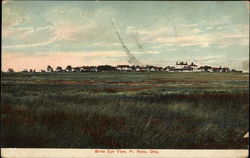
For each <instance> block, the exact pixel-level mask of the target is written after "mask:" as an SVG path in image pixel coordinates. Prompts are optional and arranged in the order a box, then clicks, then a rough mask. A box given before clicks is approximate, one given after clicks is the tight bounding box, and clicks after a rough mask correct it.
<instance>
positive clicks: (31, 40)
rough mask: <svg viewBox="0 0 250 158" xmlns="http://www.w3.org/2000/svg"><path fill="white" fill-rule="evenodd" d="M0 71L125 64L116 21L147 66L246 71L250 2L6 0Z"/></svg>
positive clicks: (131, 48)
mask: <svg viewBox="0 0 250 158" xmlns="http://www.w3.org/2000/svg"><path fill="white" fill-rule="evenodd" d="M2 18H3V20H2V26H3V28H2V33H3V35H2V57H3V58H2V63H3V64H2V68H3V70H6V69H7V68H10V67H12V68H14V69H16V70H22V69H24V68H36V69H38V70H40V69H45V68H46V66H47V65H52V66H58V65H61V66H63V67H66V66H67V65H72V66H80V65H99V64H111V65H116V64H128V62H127V56H126V53H125V51H124V50H123V48H122V46H121V44H120V42H119V40H118V38H117V36H116V34H115V30H114V27H113V26H112V23H111V19H113V20H114V21H115V24H116V26H117V28H118V30H119V33H120V35H121V37H122V39H123V40H124V43H125V44H126V45H127V47H128V48H129V50H130V51H131V53H132V54H134V56H136V58H137V59H138V60H139V61H140V62H141V63H142V64H143V65H146V64H152V65H157V66H167V65H174V64H175V62H176V61H188V62H195V63H197V64H198V65H212V66H220V65H221V66H229V67H230V68H235V69H243V70H245V71H248V63H249V3H248V2H247V1H240V2H233V1H218V2H209V1H204V2H202V1H197V2H191V1H188V2H176V1H173V2H171V1H165V2H164V1H156V2H152V1H151V2H146V1H144V2H143V1H134V2H132V1H127V2H126V1H117V2H115V1H104V2H100V1H73V2H70V1H7V2H4V4H3V11H2Z"/></svg>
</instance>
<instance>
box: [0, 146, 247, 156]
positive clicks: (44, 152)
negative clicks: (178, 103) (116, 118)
mask: <svg viewBox="0 0 250 158" xmlns="http://www.w3.org/2000/svg"><path fill="white" fill-rule="evenodd" d="M101 150H102V151H104V152H105V153H101V152H99V153H98V152H96V151H101ZM138 150H140V151H146V152H147V153H138V152H137V149H56V148H55V149H53V148H52V149H51V148H50V149H49V148H40V149H39V148H1V157H3V158H68V157H70V158H72V157H74V158H82V157H84V158H115V157H117V158H153V157H154V158H247V157H248V150H192V149H190V150H172V149H167V150H166V149H138ZM108 151H109V152H111V151H113V152H112V153H108ZM119 151H125V152H126V153H119ZM156 152H158V153H156Z"/></svg>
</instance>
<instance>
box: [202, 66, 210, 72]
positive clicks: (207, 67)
mask: <svg viewBox="0 0 250 158" xmlns="http://www.w3.org/2000/svg"><path fill="white" fill-rule="evenodd" d="M203 69H204V70H205V71H208V70H210V69H212V67H211V66H207V65H206V66H204V67H203Z"/></svg>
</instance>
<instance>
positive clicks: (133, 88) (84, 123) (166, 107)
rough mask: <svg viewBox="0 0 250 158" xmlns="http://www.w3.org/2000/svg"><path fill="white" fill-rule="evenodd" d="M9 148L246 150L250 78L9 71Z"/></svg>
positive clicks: (4, 113) (4, 111)
mask: <svg viewBox="0 0 250 158" xmlns="http://www.w3.org/2000/svg"><path fill="white" fill-rule="evenodd" d="M1 81H2V83H1V87H2V88H1V90H2V92H1V100H2V101H1V140H2V141H1V147H32V148H34V147H43V148H153V149H157V148H158V149H160V148H164V149H168V148H171V149H176V148H182V149H184V148H195V149H208V148H210V149H212V148H219V149H222V148H223V149H244V148H248V146H247V144H248V142H247V141H248V140H245V139H243V135H244V134H245V133H246V132H247V131H248V130H249V126H248V124H249V99H248V96H249V83H248V81H249V74H243V73H166V72H165V73H164V72H159V73H156V72H155V73H136V72H135V73H133V72H131V73H121V72H120V73H119V72H113V73H108V72H106V73H33V74H31V73H26V74H25V73H13V74H11V73H2V80H1Z"/></svg>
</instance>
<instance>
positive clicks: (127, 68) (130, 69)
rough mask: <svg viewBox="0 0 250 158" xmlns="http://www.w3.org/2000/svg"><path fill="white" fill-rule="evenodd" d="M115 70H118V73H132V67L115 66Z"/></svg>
mask: <svg viewBox="0 0 250 158" xmlns="http://www.w3.org/2000/svg"><path fill="white" fill-rule="evenodd" d="M116 70H118V71H132V67H131V66H129V65H117V66H116Z"/></svg>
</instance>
